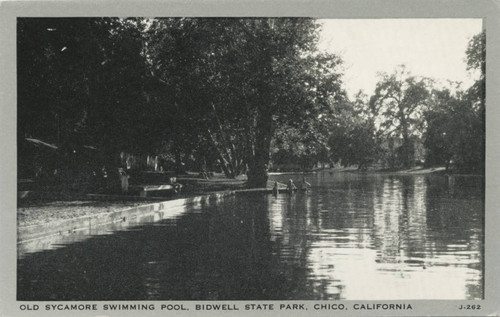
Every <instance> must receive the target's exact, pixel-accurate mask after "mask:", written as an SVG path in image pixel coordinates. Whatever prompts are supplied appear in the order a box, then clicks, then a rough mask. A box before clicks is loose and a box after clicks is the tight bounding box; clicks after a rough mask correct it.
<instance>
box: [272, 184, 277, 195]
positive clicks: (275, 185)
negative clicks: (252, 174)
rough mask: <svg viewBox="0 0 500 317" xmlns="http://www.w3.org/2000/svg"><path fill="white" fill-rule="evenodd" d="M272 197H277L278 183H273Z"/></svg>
mask: <svg viewBox="0 0 500 317" xmlns="http://www.w3.org/2000/svg"><path fill="white" fill-rule="evenodd" d="M273 195H274V196H278V182H274V186H273Z"/></svg>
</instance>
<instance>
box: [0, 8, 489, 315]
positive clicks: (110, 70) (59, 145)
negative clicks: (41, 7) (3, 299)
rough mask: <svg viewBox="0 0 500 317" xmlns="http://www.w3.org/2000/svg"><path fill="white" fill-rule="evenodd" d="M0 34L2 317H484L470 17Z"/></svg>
mask: <svg viewBox="0 0 500 317" xmlns="http://www.w3.org/2000/svg"><path fill="white" fill-rule="evenodd" d="M13 21H14V20H13ZM14 29H15V66H13V67H15V74H16V80H15V83H14V86H15V91H16V99H15V101H16V103H15V106H14V107H13V108H14V109H15V122H13V123H12V124H13V125H14V126H15V131H14V134H12V135H11V136H10V137H11V138H12V139H15V144H16V145H15V148H16V153H15V164H16V165H15V166H16V167H15V174H16V179H17V184H12V185H11V186H13V188H16V189H17V190H16V191H17V198H16V203H15V205H16V212H14V211H13V213H15V214H16V215H15V217H14V218H15V219H16V220H15V222H16V223H15V226H16V230H15V236H16V237H17V239H16V240H17V241H16V243H15V246H14V245H12V246H10V247H9V248H11V249H13V250H15V254H16V259H15V264H14V265H13V267H12V269H11V270H12V277H13V279H14V280H15V281H14V282H15V288H13V289H11V290H10V292H11V293H12V294H13V297H14V300H15V301H16V303H17V304H14V306H15V307H14V308H15V310H17V312H18V313H20V314H21V313H25V314H29V313H36V312H37V311H38V312H43V313H45V314H51V313H54V314H56V313H58V314H61V313H68V314H69V313H76V312H78V313H83V312H85V313H87V314H88V315H92V316H96V314H97V315H99V316H107V314H113V313H117V312H126V313H129V314H130V313H133V314H135V315H136V316H146V315H147V314H149V313H153V312H156V313H163V314H167V313H169V312H170V313H174V312H175V313H176V314H179V315H182V314H184V315H188V314H190V313H203V312H205V313H207V314H208V313H214V312H217V311H226V313H228V312H229V313H231V311H232V313H235V314H241V313H244V312H245V311H253V312H254V313H259V312H271V311H274V312H275V313H276V314H283V313H291V314H293V313H297V314H299V313H302V314H304V316H307V315H309V314H323V315H331V314H332V313H334V314H335V315H338V316H343V314H344V315H348V314H359V315H363V316H369V315H370V316H371V315H376V316H382V315H386V314H393V315H394V314H396V315H398V316H399V315H405V314H408V315H411V314H412V313H413V314H414V313H415V312H414V311H413V310H414V309H417V310H418V309H420V308H421V307H422V306H425V301H442V302H443V303H446V302H448V303H454V304H453V309H451V308H447V309H450V310H449V311H447V312H446V313H445V314H443V315H464V314H466V315H478V314H485V315H486V314H491V313H492V312H491V311H487V312H486V311H481V309H482V308H481V307H482V305H483V309H484V304H483V302H484V301H485V300H487V301H488V300H489V301H491V300H492V298H489V296H487V294H488V293H487V291H486V288H487V287H492V286H491V285H488V283H489V279H488V274H487V273H486V272H487V270H488V268H487V265H486V262H485V258H486V257H487V255H486V253H487V252H486V251H485V250H486V247H487V233H488V232H487V231H486V223H487V219H493V220H494V219H497V220H498V217H497V218H488V216H487V215H488V214H489V211H488V212H487V208H486V200H487V198H486V197H487V195H486V193H487V185H486V184H487V183H486V179H487V178H488V177H490V174H489V173H487V170H488V168H487V158H486V153H487V150H486V149H487V146H486V144H487V143H486V142H487V139H488V140H489V136H488V138H487V137H486V136H487V133H486V118H487V117H489V116H492V115H491V114H490V112H489V108H488V106H487V105H488V104H487V102H486V100H487V98H489V97H488V96H489V94H490V90H488V89H486V87H487V82H488V81H489V80H490V78H489V77H488V78H487V76H486V74H487V68H488V67H490V66H489V64H487V63H486V57H487V56H488V54H489V50H488V49H487V42H488V41H487V38H488V34H489V33H488V32H489V31H490V30H489V29H488V28H487V27H486V20H485V19H484V18H483V17H480V16H474V17H466V16H459V17H453V18H451V17H439V18H429V17H405V18H393V17H376V18H369V17H363V18H336V17H331V18H327V17H323V16H319V17H316V16H314V15H303V14H299V15H296V16H292V15H285V16H282V15H279V14H275V15H271V16H269V15H248V16H245V15H236V16H223V15H221V16H213V15H209V14H207V15H205V16H203V15H202V16H199V15H189V14H184V15H179V16H177V15H174V16H168V15H165V14H162V13H160V12H159V13H158V15H157V16H152V15H141V14H139V13H137V14H134V15H107V14H94V15H83V14H82V15H81V16H75V15H74V14H72V15H67V16H64V15H60V14H58V15H53V16H50V15H47V16H45V15H44V16H32V15H26V16H23V15H17V16H16V17H15V28H14ZM488 47H489V46H488ZM488 100H489V99H488ZM497 225H498V224H497ZM488 234H490V233H488ZM491 234H493V233H491ZM2 246H4V245H3V244H2ZM490 272H491V271H490ZM491 281H493V280H491ZM419 303H421V304H420V305H419ZM422 303H423V305H422ZM455 304H456V305H455ZM9 305H10V304H9Z"/></svg>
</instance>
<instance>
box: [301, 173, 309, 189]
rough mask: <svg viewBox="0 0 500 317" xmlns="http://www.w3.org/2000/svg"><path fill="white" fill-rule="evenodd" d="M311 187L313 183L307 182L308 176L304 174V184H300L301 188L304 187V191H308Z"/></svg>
mask: <svg viewBox="0 0 500 317" xmlns="http://www.w3.org/2000/svg"><path fill="white" fill-rule="evenodd" d="M309 188H311V184H310V183H308V182H307V180H306V177H305V176H304V177H303V178H302V184H301V185H300V189H302V190H303V191H307V190H309Z"/></svg>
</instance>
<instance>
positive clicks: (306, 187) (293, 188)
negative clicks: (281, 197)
mask: <svg viewBox="0 0 500 317" xmlns="http://www.w3.org/2000/svg"><path fill="white" fill-rule="evenodd" d="M310 188H311V184H310V183H308V182H307V180H306V177H305V176H304V177H303V178H302V183H301V184H300V190H303V191H307V190H309V189H310ZM297 190H298V188H297V186H296V185H295V183H294V182H293V180H292V179H290V180H289V181H288V183H287V186H286V191H287V192H288V193H290V194H291V193H294V192H296V191H297ZM278 193H279V188H278V182H274V186H273V195H278Z"/></svg>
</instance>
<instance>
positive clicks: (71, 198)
mask: <svg viewBox="0 0 500 317" xmlns="http://www.w3.org/2000/svg"><path fill="white" fill-rule="evenodd" d="M321 172H330V173H359V174H365V175H376V174H380V175H428V174H436V175H442V176H446V175H448V174H445V172H446V171H445V168H444V167H437V168H414V169H410V170H399V171H387V170H380V169H369V170H367V171H360V170H358V169H357V168H354V167H347V168H335V169H328V168H326V169H321V170H316V171H313V172H305V173H304V172H271V173H269V176H271V177H272V176H279V175H307V174H312V173H321ZM450 176H461V177H462V176H464V177H481V176H482V177H484V175H479V174H450ZM190 182H191V186H192V187H191V188H190V191H186V192H184V193H180V194H178V195H175V196H161V197H154V196H152V197H146V198H144V197H138V196H130V195H107V194H85V195H81V194H75V195H71V194H70V195H68V197H64V198H62V199H58V198H55V199H54V197H53V196H51V195H52V193H51V192H45V193H44V192H39V193H43V194H44V195H45V196H46V197H50V198H52V199H50V198H49V199H47V198H46V199H43V198H42V199H39V200H38V199H34V200H31V199H29V200H20V201H19V202H18V204H17V208H16V212H17V227H18V228H19V227H26V226H31V225H37V224H42V223H52V222H57V221H65V220H70V219H74V218H78V217H86V216H92V215H95V214H99V213H107V214H111V213H113V212H116V211H118V210H121V209H124V208H138V207H141V206H145V205H149V204H153V203H159V202H166V201H176V200H182V199H191V198H194V197H199V196H205V195H213V194H216V193H223V192H227V191H236V192H240V191H241V192H251V191H259V190H260V191H262V192H269V191H270V190H271V189H272V186H273V183H274V181H273V180H269V181H268V184H267V187H266V188H260V189H248V188H246V187H245V184H246V178H245V177H239V178H238V179H226V178H224V177H222V176H220V175H219V176H217V177H214V178H212V179H208V180H205V179H190ZM281 185H282V186H285V185H283V184H281ZM55 196H57V194H55Z"/></svg>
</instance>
